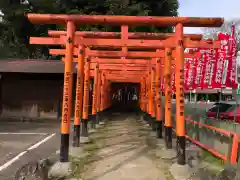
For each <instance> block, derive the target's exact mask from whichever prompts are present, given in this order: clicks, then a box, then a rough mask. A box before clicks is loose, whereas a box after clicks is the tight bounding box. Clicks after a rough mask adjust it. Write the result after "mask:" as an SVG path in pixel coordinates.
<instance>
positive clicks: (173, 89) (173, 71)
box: [171, 64, 176, 92]
mask: <svg viewBox="0 0 240 180" xmlns="http://www.w3.org/2000/svg"><path fill="white" fill-rule="evenodd" d="M171 80H172V81H171V88H172V91H174V92H175V91H176V86H175V64H172V77H171Z"/></svg>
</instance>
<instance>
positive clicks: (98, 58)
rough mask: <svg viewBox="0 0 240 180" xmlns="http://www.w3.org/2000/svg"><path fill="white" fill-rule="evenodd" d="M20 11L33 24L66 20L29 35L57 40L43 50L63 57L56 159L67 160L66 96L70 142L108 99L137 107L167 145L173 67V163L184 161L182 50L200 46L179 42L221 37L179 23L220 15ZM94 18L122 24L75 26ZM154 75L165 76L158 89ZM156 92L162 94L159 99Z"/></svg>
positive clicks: (214, 22)
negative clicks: (101, 28)
mask: <svg viewBox="0 0 240 180" xmlns="http://www.w3.org/2000/svg"><path fill="white" fill-rule="evenodd" d="M27 16H28V19H29V20H30V21H31V22H32V23H35V24H61V25H66V31H49V32H48V34H49V37H31V38H30V44H41V45H48V46H51V45H60V46H61V47H62V48H60V49H50V50H49V53H50V54H52V55H62V56H63V59H62V62H63V63H64V64H65V72H64V90H63V107H62V123H61V147H60V162H67V161H69V156H68V154H69V134H70V116H71V111H70V109H71V102H72V99H73V98H75V111H74V132H73V133H74V134H73V146H74V147H79V146H80V142H79V141H80V140H79V139H80V138H79V137H80V126H81V128H82V130H81V136H84V137H87V136H88V128H87V126H88V123H91V124H92V128H95V127H96V125H97V124H99V123H100V121H102V120H103V119H102V117H103V114H104V113H106V112H108V111H109V109H111V108H113V107H114V108H115V109H119V108H118V107H121V111H123V110H127V111H140V112H141V113H142V114H143V115H144V116H145V117H148V118H147V119H148V122H149V123H150V125H151V126H152V129H153V130H154V131H156V137H157V138H159V139H164V140H165V146H166V149H172V133H173V127H172V125H173V122H172V119H171V115H172V111H171V107H172V90H171V73H172V71H175V83H176V119H175V122H176V128H175V131H176V137H177V163H178V164H179V165H185V164H186V157H185V148H186V147H185V144H186V138H185V118H184V84H183V82H184V58H186V57H200V54H199V53H192V54H189V53H184V50H185V49H186V48H220V42H219V41H214V40H202V36H201V35H199V34H193V35H191V34H184V33H183V29H184V27H220V26H221V25H222V24H223V19H222V18H196V17H194V18H193V17H150V16H102V15H99V16H90V15H60V14H58V15H55V14H28V15H27ZM95 24H100V25H112V26H120V27H121V32H86V31H81V32H80V31H76V29H77V27H79V26H83V25H95ZM130 26H165V27H166V26H170V27H174V28H175V32H174V33H138V32H134V33H133V32H129V31H128V28H129V27H130ZM75 64H77V65H75ZM173 64H174V65H175V68H174V69H172V65H173ZM73 68H77V79H76V97H72V84H73V82H72V81H73ZM91 79H93V81H92V85H91V87H92V88H91V89H92V91H90V82H91V81H90V80H91ZM161 82H164V91H163V92H162V91H161V87H160V85H161ZM90 92H91V93H90ZM162 95H164V96H165V98H164V99H165V100H164V101H163V98H162ZM89 106H90V107H91V109H90V108H89ZM124 108H125V109H124ZM89 114H90V115H91V121H89V118H90V116H89ZM163 133H164V135H163Z"/></svg>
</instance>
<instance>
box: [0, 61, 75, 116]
mask: <svg viewBox="0 0 240 180" xmlns="http://www.w3.org/2000/svg"><path fill="white" fill-rule="evenodd" d="M74 71H76V69H75V68H74ZM63 72H64V65H63V63H62V62H61V61H52V60H0V109H1V116H0V118H3V119H8V118H13V119H15V118H30V119H36V118H44V119H56V118H57V116H59V114H58V113H57V112H59V111H60V110H61V101H62V96H63V94H62V91H63ZM74 86H75V85H74ZM74 89H75V87H73V95H74V93H75V90H74ZM73 102H74V98H73Z"/></svg>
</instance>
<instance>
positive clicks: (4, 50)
mask: <svg viewBox="0 0 240 180" xmlns="http://www.w3.org/2000/svg"><path fill="white" fill-rule="evenodd" d="M0 10H1V12H2V13H3V14H4V15H3V16H2V22H0V37H1V38H0V52H1V54H0V58H45V59H46V58H50V57H49V55H48V48H47V47H46V46H38V45H29V43H28V42H29V37H30V36H47V31H48V30H49V29H52V30H63V29H64V28H65V27H64V26H59V25H33V24H31V23H30V22H29V21H28V20H27V18H26V16H25V15H26V14H27V13H29V12H32V13H57V14H59V13H61V14H87V15H105V14H106V15H130V16H137V15H141V16H177V15H178V14H177V10H178V1H177V0H1V1H0ZM0 16H1V15H0ZM78 30H87V31H90V30H92V31H119V30H120V28H119V27H108V26H104V27H103V26H99V25H96V26H84V27H80V28H79V29H78ZM130 30H131V31H134V32H137V31H142V32H171V31H172V28H171V27H164V28H156V27H131V29H130Z"/></svg>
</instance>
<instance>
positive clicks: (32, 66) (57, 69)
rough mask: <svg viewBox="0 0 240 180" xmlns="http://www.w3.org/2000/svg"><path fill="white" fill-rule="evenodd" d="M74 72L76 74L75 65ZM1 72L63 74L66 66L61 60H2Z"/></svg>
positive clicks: (0, 61)
mask: <svg viewBox="0 0 240 180" xmlns="http://www.w3.org/2000/svg"><path fill="white" fill-rule="evenodd" d="M73 70H74V72H75V73H76V68H75V65H74V66H73ZM0 72H16V73H63V72H64V64H63V62H61V61H59V60H58V61H57V60H42V59H8V60H0Z"/></svg>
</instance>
